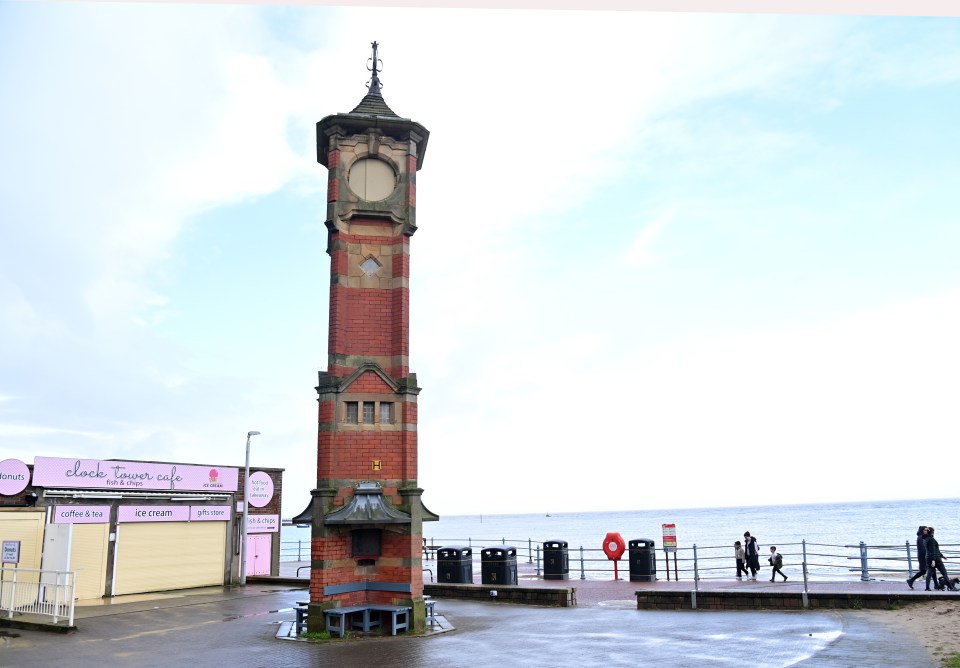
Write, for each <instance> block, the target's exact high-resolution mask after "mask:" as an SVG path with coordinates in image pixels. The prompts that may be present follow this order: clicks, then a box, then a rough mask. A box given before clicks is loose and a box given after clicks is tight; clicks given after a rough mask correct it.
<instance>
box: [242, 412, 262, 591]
mask: <svg viewBox="0 0 960 668" xmlns="http://www.w3.org/2000/svg"><path fill="white" fill-rule="evenodd" d="M259 435H260V432H259V431H248V432H247V463H246V464H245V465H244V467H243V524H242V525H240V584H242V585H245V584H247V509H248V508H249V507H250V504H249V501H248V499H249V496H250V494H249V492H250V484H249V483H250V437H251V436H259Z"/></svg>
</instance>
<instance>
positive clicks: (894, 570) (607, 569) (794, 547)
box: [280, 537, 960, 582]
mask: <svg viewBox="0 0 960 668" xmlns="http://www.w3.org/2000/svg"><path fill="white" fill-rule="evenodd" d="M496 544H500V545H512V546H513V547H515V548H516V550H517V561H518V562H520V561H526V562H527V563H528V564H535V565H536V570H537V573H538V574H539V573H540V572H541V570H542V565H541V559H542V556H541V548H542V544H543V543H542V541H535V540H533V539H532V538H523V539H516V540H514V539H509V538H502V537H501V538H473V537H468V538H443V539H440V538H429V537H428V538H427V541H426V547H425V548H424V550H425V554H424V555H423V556H424V558H425V559H427V560H429V559H433V558H436V554H435V552H436V549H437V548H439V547H441V546H455V545H463V546H467V547H470V548H473V549H479V548H483V547H487V546H490V545H496ZM777 546H778V547H777V551H778V552H779V553H780V555H781V556H782V557H783V564H784V565H783V570H784V571H785V572H786V574H787V575H788V576H789V577H791V578H793V577H795V576H800V575H802V576H803V578H804V580H808V579H813V580H820V581H830V580H848V579H850V578H854V577H856V578H858V579H859V580H861V581H863V582H867V581H870V580H875V579H877V578H906V577H909V576H912V575H913V574H914V573H915V572H916V570H915V569H916V566H917V561H916V549H915V546H914V544H913V542H912V541H905V542H904V543H903V544H901V545H867V544H866V543H864V542H862V541H861V542H859V543H857V544H849V545H832V544H828V543H809V542H807V541H805V540H802V541H800V542H799V543H777ZM958 548H960V544H944V543H941V544H940V549H941V551H943V553H944V556H945V557H946V560H947V564H948V566H949V565H950V564H951V563H952V562H953V559H952V558H951V557H952V555H957V554H960V550H958ZM648 549H649V548H648ZM761 550H763V548H761ZM568 555H569V564H570V576H571V577H576V576H579V578H580V579H581V580H586V579H588V578H589V579H604V578H607V577H609V578H612V577H613V570H614V568H613V562H612V561H610V560H609V559H608V558H607V556H606V554H605V553H604V552H603V550H602V549H600V548H587V547H583V546H579V547H573V546H571V547H569V548H568ZM628 556H629V554H628V553H625V554H624V555H623V558H622V559H621V561H626V560H627V558H628ZM668 557H669V558H668ZM309 559H310V541H309V540H298V541H289V542H283V543H281V544H280V560H281V561H309ZM656 562H657V565H656V570H657V571H658V577H660V578H661V579H673V578H676V579H688V580H694V581H695V582H696V581H698V580H704V579H731V578H733V577H735V572H736V566H735V561H734V555H733V546H732V545H722V546H720V545H712V546H711V545H708V546H699V545H693V546H691V547H678V548H677V551H676V552H675V553H671V554H670V555H667V554H666V553H664V552H662V551H659V550H658V551H657V555H656ZM760 565H761V569H760V572H762V573H768V572H769V570H768V569H769V566H768V565H767V561H766V555H764V554H761V555H760ZM619 571H620V573H621V577H623V576H624V575H626V574H627V573H628V572H629V571H628V569H625V568H620V569H619ZM625 571H626V572H625ZM668 571H669V575H668ZM664 576H668V577H666V578H665V577H664ZM797 580H798V581H799V580H800V577H797Z"/></svg>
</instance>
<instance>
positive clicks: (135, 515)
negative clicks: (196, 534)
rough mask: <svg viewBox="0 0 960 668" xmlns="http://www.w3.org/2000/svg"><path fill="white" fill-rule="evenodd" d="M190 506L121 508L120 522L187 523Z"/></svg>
mask: <svg viewBox="0 0 960 668" xmlns="http://www.w3.org/2000/svg"><path fill="white" fill-rule="evenodd" d="M189 519H190V506H120V507H119V508H117V521H118V522H186V521H188V520H189Z"/></svg>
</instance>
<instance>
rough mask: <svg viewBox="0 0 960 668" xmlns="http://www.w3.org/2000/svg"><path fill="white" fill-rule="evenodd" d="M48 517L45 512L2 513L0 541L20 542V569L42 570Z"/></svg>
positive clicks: (0, 514) (0, 518) (0, 515)
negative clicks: (45, 523) (44, 534)
mask: <svg viewBox="0 0 960 668" xmlns="http://www.w3.org/2000/svg"><path fill="white" fill-rule="evenodd" d="M46 517H47V514H46V513H45V512H43V511H38V512H9V511H8V512H0V540H19V541H20V563H19V564H18V566H19V567H20V568H40V564H41V557H42V556H43V525H44V521H45V520H46Z"/></svg>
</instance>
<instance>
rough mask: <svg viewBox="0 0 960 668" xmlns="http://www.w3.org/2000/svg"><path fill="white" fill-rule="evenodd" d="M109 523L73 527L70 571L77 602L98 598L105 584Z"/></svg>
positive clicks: (102, 592) (75, 525)
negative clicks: (74, 576) (75, 585)
mask: <svg viewBox="0 0 960 668" xmlns="http://www.w3.org/2000/svg"><path fill="white" fill-rule="evenodd" d="M109 535H110V525H109V524H74V525H73V537H72V538H71V540H70V570H71V571H76V573H77V588H76V591H75V594H74V596H75V597H76V598H77V600H85V599H91V598H101V597H102V596H103V594H104V589H105V587H106V584H107V545H108V542H107V537H108V536H109Z"/></svg>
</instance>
